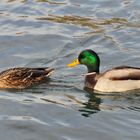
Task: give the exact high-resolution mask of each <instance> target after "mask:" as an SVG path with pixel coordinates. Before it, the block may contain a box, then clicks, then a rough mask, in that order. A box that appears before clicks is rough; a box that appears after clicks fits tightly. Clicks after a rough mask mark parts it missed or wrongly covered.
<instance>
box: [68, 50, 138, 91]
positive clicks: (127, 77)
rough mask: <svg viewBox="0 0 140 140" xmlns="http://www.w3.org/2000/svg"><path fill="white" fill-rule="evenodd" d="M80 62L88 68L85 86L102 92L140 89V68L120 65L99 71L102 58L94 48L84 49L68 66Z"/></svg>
mask: <svg viewBox="0 0 140 140" xmlns="http://www.w3.org/2000/svg"><path fill="white" fill-rule="evenodd" d="M78 64H83V65H86V66H87V69H88V73H87V74H86V77H85V88H88V89H93V90H95V91H99V92H102V94H105V92H125V91H130V90H135V89H140V68H137V67H129V66H120V67H115V68H113V69H111V70H108V71H106V72H104V73H99V66H100V58H99V56H98V55H97V54H96V53H95V52H94V51H92V50H84V51H82V52H81V53H80V55H79V56H78V59H76V60H74V61H73V63H71V64H69V65H68V66H69V67H74V66H76V65H78Z"/></svg>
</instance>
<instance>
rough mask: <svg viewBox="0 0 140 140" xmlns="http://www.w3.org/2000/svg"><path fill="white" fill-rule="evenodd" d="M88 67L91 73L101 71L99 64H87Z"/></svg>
mask: <svg viewBox="0 0 140 140" xmlns="http://www.w3.org/2000/svg"><path fill="white" fill-rule="evenodd" d="M87 68H88V73H91V72H96V73H99V67H97V66H87Z"/></svg>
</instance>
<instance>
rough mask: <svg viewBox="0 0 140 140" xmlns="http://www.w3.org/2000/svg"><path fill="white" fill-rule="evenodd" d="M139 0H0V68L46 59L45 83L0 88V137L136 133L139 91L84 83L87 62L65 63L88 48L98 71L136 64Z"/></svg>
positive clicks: (116, 139) (99, 138)
mask: <svg viewBox="0 0 140 140" xmlns="http://www.w3.org/2000/svg"><path fill="white" fill-rule="evenodd" d="M139 9H140V1H139V0H113V1H112V0H86V1H84V0H56V1H54V0H49V1H48V0H44V1H43V0H1V2H0V70H1V71H2V70H5V69H8V68H11V67H19V66H26V67H27V66H28V67H44V66H49V67H53V68H55V69H56V71H55V73H54V74H53V75H52V77H51V81H50V82H49V83H44V84H41V85H39V86H36V87H33V88H29V89H25V90H12V91H11V90H10V91H9V90H0V123H1V125H0V136H1V139H3V140H19V139H20V140H94V139H95V140H139V139H140V133H139V132H140V121H139V118H140V103H139V102H140V96H139V95H140V93H139V91H136V92H135V93H133V94H126V95H124V94H123V95H122V94H119V95H117V94H114V95H98V94H94V93H92V94H91V93H90V92H88V91H85V90H84V89H83V87H84V75H83V74H85V73H86V71H87V70H86V68H85V67H83V66H78V67H76V68H67V64H68V63H69V62H71V61H72V60H73V59H74V58H76V57H77V56H78V54H79V53H80V52H81V51H82V50H84V49H87V48H90V49H93V50H95V51H96V52H97V53H98V54H99V56H100V58H101V71H105V70H107V69H109V68H112V67H115V66H119V65H131V66H139V67H140V62H139V60H140V55H139V51H140V49H139V44H140V37H139V36H140V10H139Z"/></svg>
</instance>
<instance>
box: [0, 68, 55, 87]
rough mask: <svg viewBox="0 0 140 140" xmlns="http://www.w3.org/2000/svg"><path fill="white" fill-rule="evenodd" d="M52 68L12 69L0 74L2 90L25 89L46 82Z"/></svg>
mask: <svg viewBox="0 0 140 140" xmlns="http://www.w3.org/2000/svg"><path fill="white" fill-rule="evenodd" d="M52 71H53V69H51V68H22V67H21V68H11V69H8V70H5V71H2V72H1V73H0V88H16V89H23V88H28V87H30V86H33V85H36V84H39V83H42V82H45V81H46V80H47V79H48V77H49V75H50V74H51V72H52Z"/></svg>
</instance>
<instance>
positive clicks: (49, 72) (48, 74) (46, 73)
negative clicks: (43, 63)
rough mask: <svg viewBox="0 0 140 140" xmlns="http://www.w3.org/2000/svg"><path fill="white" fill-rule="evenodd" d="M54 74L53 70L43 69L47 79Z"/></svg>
mask: <svg viewBox="0 0 140 140" xmlns="http://www.w3.org/2000/svg"><path fill="white" fill-rule="evenodd" d="M53 72H54V69H53V68H45V75H46V76H47V77H48V76H50V75H51V74H52V73H53Z"/></svg>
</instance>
